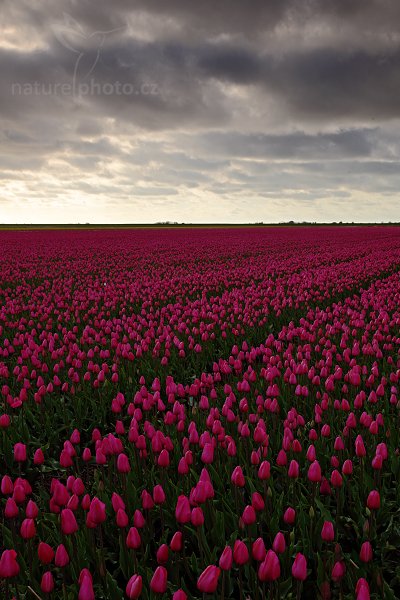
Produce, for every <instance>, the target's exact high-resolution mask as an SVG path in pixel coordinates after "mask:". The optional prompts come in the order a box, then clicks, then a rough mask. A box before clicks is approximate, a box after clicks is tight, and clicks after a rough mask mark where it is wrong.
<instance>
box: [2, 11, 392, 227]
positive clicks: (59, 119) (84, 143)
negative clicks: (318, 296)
mask: <svg viewBox="0 0 400 600" xmlns="http://www.w3.org/2000/svg"><path fill="white" fill-rule="evenodd" d="M0 33H1V35H0V223H74V222H76V223H78V222H80V223H85V222H90V223H155V222H162V221H178V222H192V223H254V222H261V221H262V222H266V223H277V222H282V221H289V220H294V221H316V222H326V221H344V222H348V221H355V222H374V221H377V222H382V221H400V195H399V190H400V164H399V162H400V2H399V1H398V0H304V1H303V0H301V1H299V0H252V1H251V2H245V1H244V0H213V1H211V0H202V1H201V2H197V1H195V0H113V2H110V1H109V0H90V1H88V0H79V1H78V0H76V1H75V0H0Z"/></svg>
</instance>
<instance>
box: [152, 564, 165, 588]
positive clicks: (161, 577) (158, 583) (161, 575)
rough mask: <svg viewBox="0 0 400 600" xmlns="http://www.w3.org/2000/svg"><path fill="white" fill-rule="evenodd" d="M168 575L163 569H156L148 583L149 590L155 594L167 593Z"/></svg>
mask: <svg viewBox="0 0 400 600" xmlns="http://www.w3.org/2000/svg"><path fill="white" fill-rule="evenodd" d="M167 578H168V573H167V569H166V568H165V567H161V566H159V567H157V568H156V570H155V571H154V575H153V577H152V578H151V581H150V589H151V591H152V592H154V593H156V594H164V592H166V591H167Z"/></svg>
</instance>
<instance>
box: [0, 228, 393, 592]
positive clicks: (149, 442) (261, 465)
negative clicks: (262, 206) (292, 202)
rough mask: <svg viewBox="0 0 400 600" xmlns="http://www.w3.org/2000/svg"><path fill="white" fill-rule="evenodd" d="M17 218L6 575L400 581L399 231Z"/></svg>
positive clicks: (50, 580)
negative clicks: (47, 225)
mask: <svg viewBox="0 0 400 600" xmlns="http://www.w3.org/2000/svg"><path fill="white" fill-rule="evenodd" d="M5 227H7V226H2V231H0V244H1V248H2V253H1V255H0V264H1V270H0V298H1V300H0V377H1V388H0V391H1V399H0V402H1V406H0V428H1V430H2V431H1V434H2V435H1V436H0V444H1V475H2V479H1V495H0V514H1V536H0V539H1V540H2V541H1V546H0V553H1V557H0V594H2V595H4V597H5V598H6V599H7V600H9V598H13V597H16V598H30V597H35V595H36V597H39V598H53V599H57V598H66V599H68V600H72V599H75V598H79V600H92V599H93V598H96V599H111V598H112V599H114V598H124V597H128V598H143V599H150V598H152V599H155V598H162V599H167V598H173V599H174V600H185V598H193V599H201V598H203V599H205V598H209V599H211V598H216V599H217V598H218V599H227V598H232V599H240V600H245V599H246V600H247V599H248V598H251V599H252V600H256V599H257V600H263V599H266V598H269V599H276V600H277V599H278V598H281V599H283V598H287V599H291V598H292V599H293V600H294V599H296V600H298V599H300V598H303V599H306V600H307V599H310V598H322V599H323V600H328V599H329V598H332V599H335V598H337V599H339V598H340V599H344V600H347V599H351V598H356V599H357V600H366V599H368V598H372V599H377V598H383V597H384V598H387V599H389V600H393V599H396V598H398V597H400V570H399V566H398V565H399V559H400V552H399V545H400V507H399V506H400V504H399V503H400V489H399V485H398V481H399V477H400V466H399V460H400V458H399V455H400V449H399V443H400V440H399V425H400V416H399V408H400V404H399V397H398V396H399V378H400V277H399V272H400V229H399V228H398V227H395V226H390V225H385V226H374V227H371V226H354V227H351V226H347V225H346V226H343V227H335V226H297V225H296V226H293V227H279V226H276V227H274V226H264V227H257V226H247V227H246V226H232V227H225V226H219V227H217V226H209V227H208V226H205V227H196V226H195V227H189V226H187V227H186V226H178V227H167V226H163V227H160V228H159V229H157V228H155V227H154V226H152V227H151V228H148V229H147V228H146V227H147V226H146V227H140V226H139V227H138V228H131V229H128V228H125V227H119V226H116V227H115V228H114V229H97V228H96V226H93V229H92V228H91V227H92V226H90V228H86V227H85V226H82V228H79V229H68V228H67V226H65V227H66V228H65V229H62V230H51V229H44V228H43V229H35V228H34V226H32V229H31V230H24V229H23V228H22V229H21V230H20V231H18V230H13V229H12V226H9V227H10V229H9V230H7V229H5ZM26 227H28V226H26ZM63 227H64V226H63Z"/></svg>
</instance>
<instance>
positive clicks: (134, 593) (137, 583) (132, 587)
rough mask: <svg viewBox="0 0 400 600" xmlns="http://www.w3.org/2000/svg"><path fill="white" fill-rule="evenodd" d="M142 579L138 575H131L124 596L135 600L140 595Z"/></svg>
mask: <svg viewBox="0 0 400 600" xmlns="http://www.w3.org/2000/svg"><path fill="white" fill-rule="evenodd" d="M142 587H143V582H142V577H141V576H140V575H132V577H131V578H130V580H129V581H128V583H127V585H126V595H127V596H128V598H129V599H130V600H136V598H139V596H140V594H141V593H142Z"/></svg>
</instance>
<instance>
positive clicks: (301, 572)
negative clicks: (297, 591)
mask: <svg viewBox="0 0 400 600" xmlns="http://www.w3.org/2000/svg"><path fill="white" fill-rule="evenodd" d="M292 575H293V577H294V578H295V579H298V580H299V581H304V580H305V579H306V577H307V560H306V557H305V556H304V555H303V554H301V553H300V552H298V553H297V554H296V557H295V559H294V562H293V565H292Z"/></svg>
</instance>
